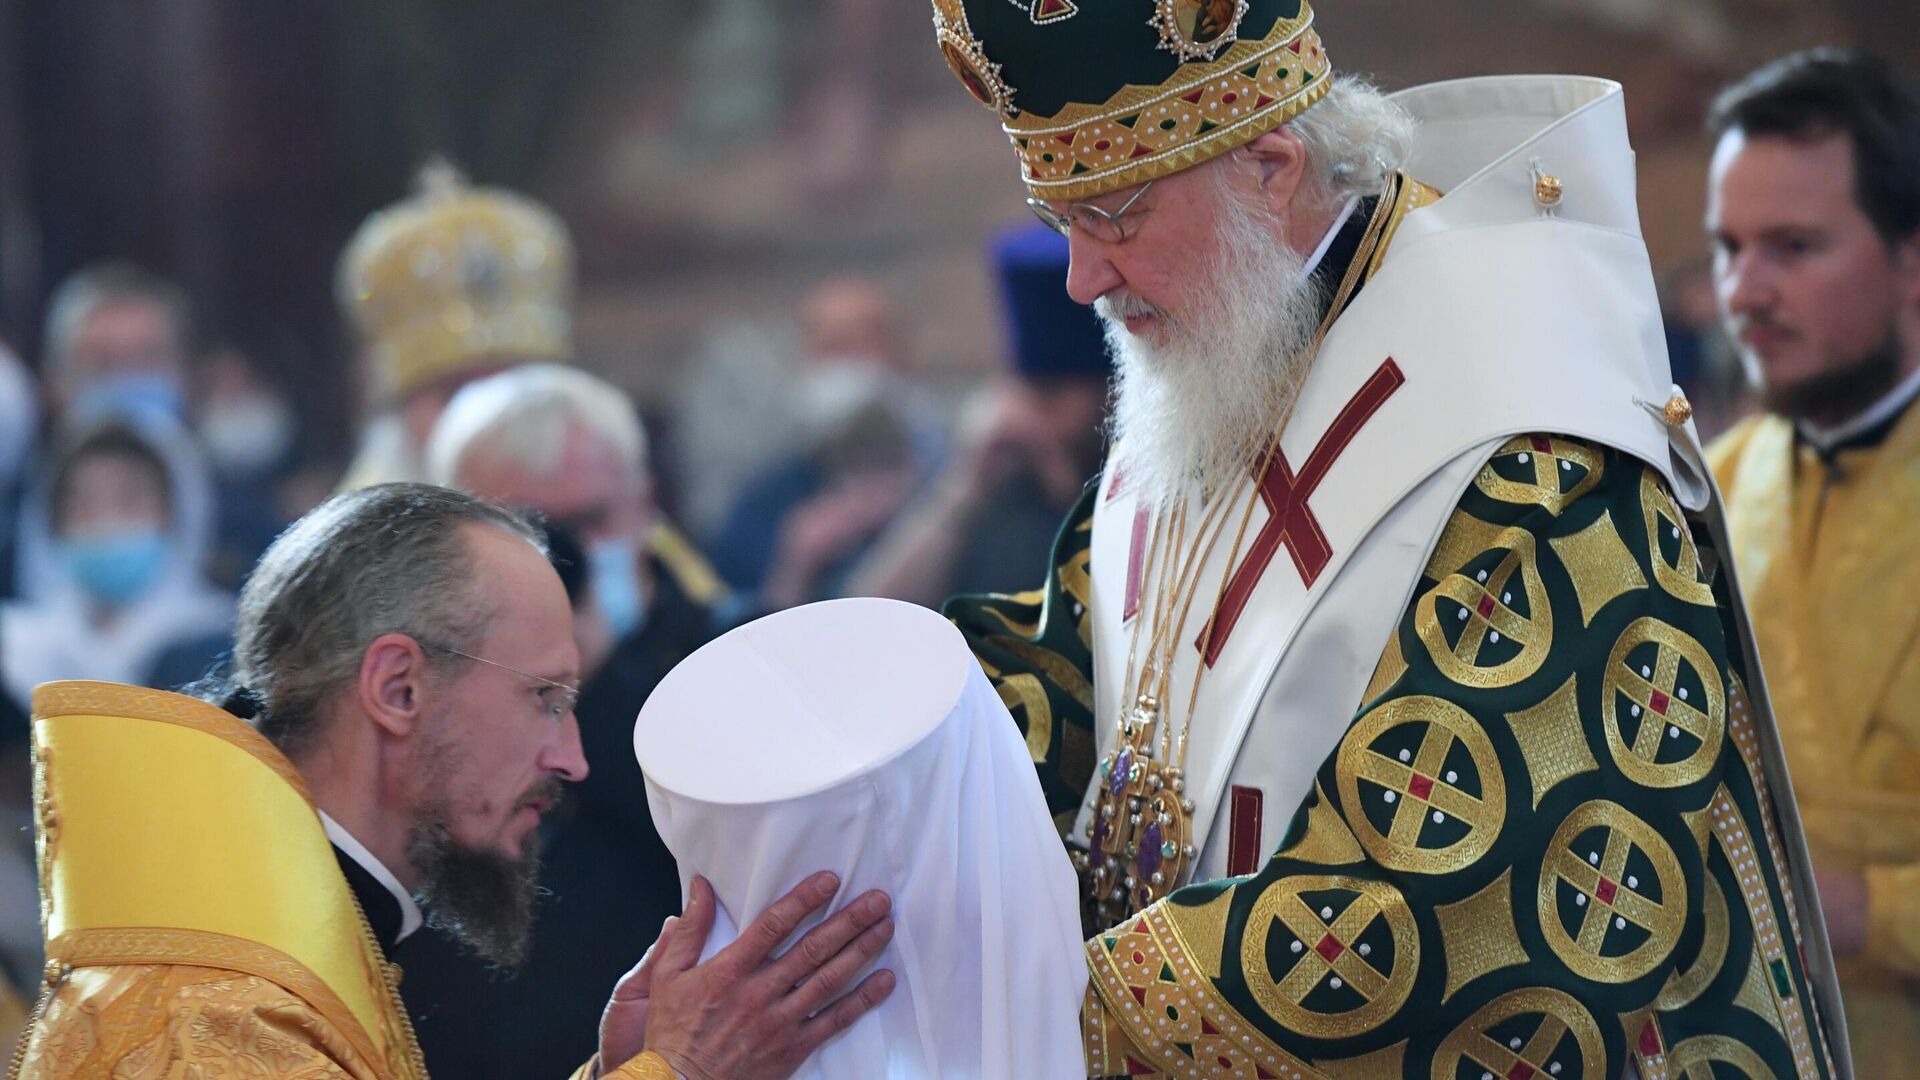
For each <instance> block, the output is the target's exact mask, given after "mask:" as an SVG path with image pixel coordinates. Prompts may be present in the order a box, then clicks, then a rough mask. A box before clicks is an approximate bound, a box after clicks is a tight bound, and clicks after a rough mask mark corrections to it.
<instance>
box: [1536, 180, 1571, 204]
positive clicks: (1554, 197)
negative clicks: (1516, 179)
mask: <svg viewBox="0 0 1920 1080" xmlns="http://www.w3.org/2000/svg"><path fill="white" fill-rule="evenodd" d="M1564 190H1565V189H1564V188H1563V187H1562V186H1561V184H1560V178H1559V177H1557V176H1555V175H1553V174H1552V173H1541V174H1540V175H1538V176H1536V177H1534V178H1533V201H1534V202H1537V203H1539V204H1540V205H1541V206H1545V207H1555V206H1559V205H1560V196H1561V195H1562V194H1563V193H1564Z"/></svg>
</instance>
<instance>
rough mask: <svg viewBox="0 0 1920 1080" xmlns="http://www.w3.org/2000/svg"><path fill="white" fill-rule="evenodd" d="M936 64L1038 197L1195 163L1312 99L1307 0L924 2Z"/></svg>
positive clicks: (1321, 70)
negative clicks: (985, 114) (941, 60)
mask: <svg viewBox="0 0 1920 1080" xmlns="http://www.w3.org/2000/svg"><path fill="white" fill-rule="evenodd" d="M933 12H934V13H933V26H934V31H935V33H936V35H937V36H938V40H939V43H940V52H941V54H942V55H943V56H945V57H946V60H947V66H948V67H951V68H952V69H953V73H954V74H955V75H958V76H959V77H960V82H961V83H962V84H963V85H965V86H966V88H967V90H968V92H970V93H972V94H973V96H974V97H976V98H978V99H979V100H980V102H981V103H982V104H984V105H986V106H987V107H988V108H990V109H992V110H993V111H995V112H997V113H999V114H1000V117H1001V126H1002V127H1003V128H1004V129H1005V130H1006V133H1007V134H1008V135H1009V136H1010V137H1011V138H1012V139H1013V146H1014V150H1015V151H1016V152H1017V153H1018V154H1019V155H1020V173H1021V177H1022V178H1023V179H1025V180H1026V183H1027V189H1028V190H1029V191H1030V192H1032V194H1033V195H1034V197H1035V198H1040V199H1054V200H1071V199H1085V198H1089V197H1091V196H1095V195H1100V194H1103V193H1105V192H1109V191H1116V190H1118V189H1120V188H1124V187H1131V186H1132V185H1134V184H1139V183H1144V182H1145V181H1148V180H1151V179H1153V178H1155V177H1158V176H1165V175H1167V174H1168V173H1172V172H1178V171H1180V170H1181V169H1184V168H1187V167H1188V166H1191V165H1198V164H1199V163H1200V162H1202V161H1206V160H1207V159H1209V158H1212V157H1214V156H1216V155H1219V154H1224V153H1226V152H1227V151H1229V150H1232V149H1234V148H1235V147H1237V146H1242V145H1244V144H1246V143H1248V142H1251V141H1252V140H1253V139H1255V138H1257V137H1259V136H1261V135H1263V134H1265V133H1267V132H1269V131H1272V130H1273V129H1274V128H1277V127H1279V126H1280V125H1281V124H1284V123H1286V122H1287V121H1288V120H1291V119H1293V118H1294V117H1296V116H1298V115H1300V113H1301V112H1302V111H1303V110H1305V109H1306V108H1307V106H1309V105H1311V104H1313V103H1314V102H1315V101H1318V100H1319V99H1320V96H1321V95H1322V94H1324V93H1325V92H1326V89H1327V86H1328V84H1329V77H1328V76H1329V73H1330V68H1329V67H1328V64H1327V54H1326V50H1324V49H1323V48H1322V47H1321V45H1320V36H1319V35H1318V34H1316V33H1314V32H1313V9H1312V8H1310V7H1308V6H1307V3H1306V0H933Z"/></svg>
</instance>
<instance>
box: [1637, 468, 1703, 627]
mask: <svg viewBox="0 0 1920 1080" xmlns="http://www.w3.org/2000/svg"><path fill="white" fill-rule="evenodd" d="M1640 514H1641V518H1642V519H1643V520H1644V521H1645V523H1646V527H1647V557H1648V561H1649V562H1651V563H1653V580H1655V581H1657V582H1659V583H1660V587H1661V588H1662V589H1665V590H1666V591H1667V592H1668V593H1669V594H1670V595H1672V596H1675V597H1677V598H1679V599H1681V600H1685V601H1686V602H1687V603H1689V604H1698V605H1700V606H1701V607H1714V606H1715V604H1714V602H1713V586H1711V585H1709V584H1707V583H1706V582H1705V581H1703V580H1701V578H1702V573H1701V569H1700V549H1699V548H1698V547H1697V546H1695V544H1694V542H1693V528H1692V526H1690V525H1688V524H1687V515H1686V512H1685V511H1683V510H1681V509H1680V504H1679V503H1677V502H1675V501H1674V498H1673V494H1672V493H1671V492H1669V491H1668V490H1667V486H1666V484H1665V483H1664V482H1663V481H1662V480H1661V478H1660V474H1659V473H1658V472H1655V471H1654V470H1652V469H1647V468H1642V469H1641V471H1640ZM1663 541H1667V542H1672V543H1674V544H1675V545H1676V549H1675V552H1674V557H1673V558H1672V559H1671V560H1669V559H1668V558H1667V556H1666V552H1665V549H1664V548H1663V547H1661V544H1662V542H1663Z"/></svg>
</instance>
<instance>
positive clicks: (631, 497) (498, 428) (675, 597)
mask: <svg viewBox="0 0 1920 1080" xmlns="http://www.w3.org/2000/svg"><path fill="white" fill-rule="evenodd" d="M426 468H427V475H428V478H429V479H430V480H432V481H433V482H436V483H440V484H444V485H447V486H451V487H459V488H463V489H465V490H467V491H470V492H473V493H474V494H477V495H480V496H481V497H483V498H486V499H489V500H492V501H494V502H498V503H500V504H502V505H507V506H514V507H518V508H521V509H523V510H527V511H531V512H533V514H534V515H535V516H537V517H541V518H544V519H545V521H546V522H547V525H548V529H549V533H550V535H558V536H563V537H570V538H571V539H572V540H573V541H575V542H576V543H577V545H578V552H579V554H578V556H577V557H578V560H579V563H580V565H578V566H576V567H571V568H569V567H564V566H563V567H561V568H560V569H561V573H562V578H563V580H564V579H566V578H567V577H568V576H569V574H570V572H571V573H578V574H580V575H581V576H582V577H583V578H584V580H583V581H582V582H581V584H580V585H579V587H578V589H577V592H578V593H579V595H578V597H577V598H576V599H575V601H574V618H573V626H574V639H575V642H576V644H577V645H578V647H579V650H580V656H581V671H582V673H583V676H584V685H583V687H582V689H581V693H580V703H579V707H578V715H579V717H580V737H581V742H582V746H583V748H584V749H585V751H586V753H587V754H588V755H590V757H591V759H592V760H593V761H594V762H595V765H594V769H593V771H592V772H591V773H590V774H589V775H588V777H587V779H586V780H584V781H582V782H581V783H580V784H579V785H577V787H576V789H575V794H576V795H577V796H578V798H577V800H576V805H575V807H574V810H575V812H574V813H573V815H572V816H571V817H567V816H566V815H565V814H564V813H563V814H561V815H556V817H557V820H556V821H555V822H554V823H553V824H552V825H551V826H550V827H549V829H548V830H547V832H546V836H545V843H544V845H543V850H542V853H541V858H542V861H543V863H544V865H545V870H544V876H543V885H544V886H545V888H546V889H547V891H548V895H547V896H546V897H545V898H543V900H542V910H541V912H540V914H539V917H538V918H537V919H536V920H535V923H534V930H533V935H534V940H533V944H532V947H531V948H530V949H529V950H528V953H527V960H526V963H525V966H524V967H523V968H522V969H521V970H520V971H519V972H518V973H517V975H514V976H513V977H507V976H506V975H504V974H502V973H500V972H497V971H490V970H488V968H487V967H486V965H485V964H484V963H482V962H481V961H480V960H479V959H477V958H475V957H473V956H471V955H463V954H462V953H461V951H460V950H459V949H457V948H456V947H455V946H454V945H452V943H450V942H449V941H448V940H447V939H446V938H444V937H435V936H434V935H423V937H422V939H421V940H420V941H418V942H417V943H416V946H415V948H414V949H413V952H412V954H411V955H410V956H409V958H408V960H407V1001H408V1006H409V1008H410V1009H411V1010H412V1012H413V1016H414V1022H415V1029H416V1030H417V1031H418V1032H419V1036H420V1041H421V1045H422V1047H423V1049H424V1050H425V1053H426V1055H427V1061H428V1065H429V1067H430V1068H432V1069H433V1070H434V1072H435V1073H436V1074H437V1075H443V1076H462V1077H473V1078H478V1080H485V1078H488V1077H501V1078H503V1080H507V1078H517V1077H523V1076H539V1075H549V1074H558V1073H561V1072H564V1069H565V1068H566V1067H569V1065H568V1063H569V1062H573V1061H578V1060H579V1059H580V1058H582V1057H585V1056H586V1055H587V1054H590V1053H592V1051H593V1047H594V1038H595V1033H594V1021H595V1018H596V1017H597V1016H598V1009H599V1004H600V1002H596V1001H595V1000H593V999H594V998H596V997H600V998H604V992H605V987H606V986H607V985H609V984H610V983H611V982H612V980H614V979H617V978H618V977H619V976H620V974H621V973H622V972H623V971H625V970H626V967H627V965H629V964H631V963H632V957H633V956H637V955H639V953H640V952H642V951H644V950H645V949H646V948H647V947H648V946H649V945H651V944H652V942H653V940H654V936H655V935H656V934H657V933H658V932H659V930H660V926H661V922H662V920H663V919H665V918H666V917H667V916H668V915H671V914H674V913H675V912H676V911H678V910H679V903H680V895H679V878H678V872H677V870H676V868H675V866H674V862H673V859H672V857H671V856H670V855H669V854H668V853H667V851H666V848H665V846H664V845H663V844H662V843H661V841H660V838H659V835H658V833H657V832H656V831H655V830H654V826H653V821H652V817H651V815H650V813H649V811H648V809H647V801H646V793H645V787H644V784H643V781H642V778H641V775H640V771H639V766H638V764H637V763H636V762H635V760H634V756H633V752H632V748H631V742H630V734H629V733H630V732H631V731H632V727H633V718H634V716H635V715H636V714H637V713H638V712H639V709H640V705H641V703H642V702H643V701H645V700H646V698H647V696H648V695H649V694H650V693H652V691H653V687H654V685H655V684H656V683H658V682H659V680H660V679H661V678H663V677H664V676H665V675H666V673H667V672H668V671H669V670H670V669H672V668H673V666H674V665H675V664H677V663H679V662H680V661H681V660H682V659H684V658H685V657H686V656H688V655H689V654H691V653H692V652H693V650H695V649H697V648H698V647H699V646H701V645H703V644H705V643H706V642H707V641H708V640H710V639H711V638H712V637H713V636H715V635H716V634H717V633H718V632H719V631H720V630H722V629H725V628H726V625H727V623H728V621H729V616H728V614H727V610H728V604H727V596H726V593H725V592H724V590H723V589H722V587H721V585H720V583H719V579H718V578H717V577H716V576H715V575H714V573H713V571H712V570H711V569H709V568H708V567H707V565H706V563H705V561H704V559H702V558H701V557H700V556H699V555H698V554H697V553H696V552H695V551H694V550H693V548H692V547H691V546H690V545H689V544H687V543H686V541H685V540H683V539H681V538H680V535H679V533H678V532H677V531H675V530H674V529H673V528H672V527H671V526H670V525H669V524H668V523H667V522H666V520H665V519H664V517H663V516H662V515H661V514H660V512H659V510H658V509H657V508H656V507H655V506H654V504H653V496H652V491H653V480H652V475H651V471H650V469H649V466H648V460H647V440H646V434H645V431H644V429H643V428H642V427H641V424H640V420H639V417H638V416H637V415H636V413H635V411H634V409H633V406H632V405H631V404H630V402H629V401H628V398H627V396H626V394H625V393H624V392H623V391H622V390H621V389H620V388H619V387H617V386H614V385H612V384H610V383H608V382H606V381H604V380H602V379H598V378H596V377H594V376H592V375H589V374H587V373H585V372H583V371H580V370H578V369H576V368H572V367H567V366H564V365H560V364H530V365H526V366H522V367H518V368H514V369H512V370H510V371H506V372H502V373H500V374H497V375H494V376H491V377H489V378H486V379H482V380H480V381H478V382H475V383H472V384H470V385H468V386H467V387H465V388H464V389H462V390H461V391H460V392H459V393H458V394H456V395H454V397H453V399H452V400H451V401H450V402H449V403H448V405H447V408H446V411H445V412H444V413H443V414H442V415H441V417H440V419H439V421H438V423H436V425H435V426H434V429H433V432H432V435H431V437H430V438H429V440H428V442H427V452H426ZM553 546H554V552H555V555H556V558H559V557H561V551H562V545H559V544H555V545H553Z"/></svg>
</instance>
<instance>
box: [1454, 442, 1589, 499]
mask: <svg viewBox="0 0 1920 1080" xmlns="http://www.w3.org/2000/svg"><path fill="white" fill-rule="evenodd" d="M1496 464H1502V465H1504V466H1506V467H1507V468H1509V469H1515V470H1522V471H1528V472H1532V473H1533V478H1532V479H1531V480H1514V479H1511V478H1509V477H1507V476H1506V475H1505V474H1503V473H1502V472H1501V471H1500V470H1499V469H1496V468H1495V467H1494V466H1495V465H1496ZM1605 473H1606V458H1605V457H1604V456H1603V455H1602V454H1601V452H1600V451H1598V450H1595V449H1594V448H1593V447H1591V446H1588V445H1586V444H1585V443H1581V442H1576V441H1574V440H1572V439H1554V438H1549V437H1548V436H1545V435H1522V436H1519V437H1518V438H1513V439H1508V440H1507V441H1506V442H1505V443H1504V444H1502V445H1501V447H1500V449H1498V450H1495V451H1494V452H1493V456H1492V458H1491V459H1489V460H1488V461H1487V463H1486V464H1485V465H1482V466H1481V467H1480V471H1479V472H1478V473H1477V474H1475V476H1474V478H1473V486H1474V487H1476V488H1479V489H1480V492H1481V494H1483V495H1485V496H1486V497H1487V498H1489V499H1497V500H1499V501H1500V502H1504V503H1518V504H1521V505H1533V506H1539V507H1543V508H1545V509H1546V511H1547V513H1549V514H1552V515H1554V516H1555V517H1558V516H1560V511H1562V510H1565V509H1566V508H1567V506H1568V505H1569V504H1571V503H1572V502H1573V501H1574V500H1575V499H1578V498H1579V497H1580V496H1582V495H1585V494H1586V493H1587V492H1589V491H1592V490H1593V489H1594V487H1595V486H1597V485H1598V484H1599V483H1600V478H1601V477H1602V476H1603V475H1605Z"/></svg>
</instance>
